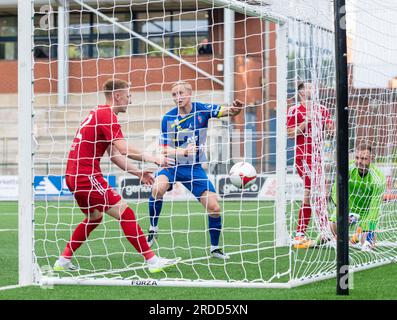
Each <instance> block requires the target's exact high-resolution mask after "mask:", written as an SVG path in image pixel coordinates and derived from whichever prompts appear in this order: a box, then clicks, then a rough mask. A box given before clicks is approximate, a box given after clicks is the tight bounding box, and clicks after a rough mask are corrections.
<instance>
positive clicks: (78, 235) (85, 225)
mask: <svg viewBox="0 0 397 320" xmlns="http://www.w3.org/2000/svg"><path fill="white" fill-rule="evenodd" d="M101 221H102V217H100V218H99V219H97V220H91V221H90V222H88V219H87V218H86V219H84V221H83V222H81V223H80V224H79V225H78V226H77V228H76V229H75V230H74V232H73V234H72V237H71V238H70V241H69V242H68V244H67V245H66V248H65V250H64V251H63V253H62V256H63V257H65V258H66V259H71V258H72V256H73V253H74V252H75V251H76V250H77V249H78V248H80V246H81V245H82V244H83V242H84V241H85V240H87V238H88V236H89V235H90V233H91V232H92V230H94V229H95V228H96V227H97V226H98V225H99V224H100V223H101Z"/></svg>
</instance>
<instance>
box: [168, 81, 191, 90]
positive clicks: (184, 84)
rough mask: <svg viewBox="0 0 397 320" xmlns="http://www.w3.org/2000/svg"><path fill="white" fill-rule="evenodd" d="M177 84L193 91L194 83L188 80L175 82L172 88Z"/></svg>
mask: <svg viewBox="0 0 397 320" xmlns="http://www.w3.org/2000/svg"><path fill="white" fill-rule="evenodd" d="M177 86H183V87H184V88H185V89H187V90H189V91H190V92H192V85H191V84H190V83H189V82H186V81H177V82H175V83H174V84H173V85H172V86H171V89H174V88H175V87H177Z"/></svg>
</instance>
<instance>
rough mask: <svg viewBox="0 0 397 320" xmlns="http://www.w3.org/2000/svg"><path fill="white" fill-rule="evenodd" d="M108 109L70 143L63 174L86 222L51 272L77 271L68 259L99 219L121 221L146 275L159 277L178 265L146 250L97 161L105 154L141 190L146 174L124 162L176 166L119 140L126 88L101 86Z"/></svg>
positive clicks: (113, 83)
mask: <svg viewBox="0 0 397 320" xmlns="http://www.w3.org/2000/svg"><path fill="white" fill-rule="evenodd" d="M103 89H104V92H105V98H106V104H105V105H101V106H97V107H95V108H94V109H92V110H91V112H90V114H89V115H88V117H87V118H86V119H85V120H84V121H83V122H82V124H81V125H80V128H79V129H78V131H77V133H76V136H75V138H74V140H73V143H72V146H71V150H70V153H69V159H68V162H67V168H66V184H67V186H68V188H69V189H70V191H71V192H72V193H73V195H74V197H75V199H76V201H77V203H78V205H79V207H80V208H81V211H83V213H84V214H85V215H86V219H85V220H84V221H83V222H81V223H80V224H79V225H78V226H77V228H76V229H75V231H74V232H73V235H72V237H71V239H70V241H69V242H68V244H67V245H66V248H65V250H64V251H63V253H62V254H61V256H60V257H59V259H58V260H57V261H56V262H55V265H54V270H56V271H64V270H76V269H77V268H76V267H75V266H74V265H73V264H72V262H71V259H72V257H73V254H74V252H75V251H76V250H77V249H78V248H79V247H80V246H81V245H82V244H83V243H84V241H85V240H86V239H87V238H88V236H89V234H90V233H91V232H92V231H93V230H94V229H95V228H96V227H97V226H98V225H99V224H100V223H101V221H102V216H103V213H104V212H105V213H107V214H108V215H110V216H112V217H113V218H115V219H117V220H119V221H120V226H121V228H122V229H123V231H124V234H125V236H126V237H127V240H128V241H129V242H130V243H131V244H132V245H133V246H134V247H135V249H136V250H137V251H138V252H139V253H141V254H142V255H143V257H144V259H145V263H146V264H147V266H148V269H149V271H150V272H159V271H161V270H163V269H164V268H166V267H168V266H171V265H174V264H176V263H177V262H178V260H179V259H178V258H177V259H164V258H159V257H157V256H156V255H155V254H154V253H153V251H152V250H151V249H150V247H149V245H148V243H147V241H146V238H145V236H144V234H143V232H142V230H141V227H140V226H139V224H138V223H137V222H136V219H135V215H134V212H133V211H132V209H131V208H129V207H128V205H127V204H126V202H125V201H124V200H123V199H122V198H121V196H120V195H119V194H118V193H117V192H116V191H115V190H113V189H112V188H111V187H110V186H109V185H108V183H107V181H106V180H105V179H104V178H103V175H102V172H101V168H100V161H101V158H102V156H103V155H104V153H105V151H107V152H108V153H109V155H110V159H111V161H112V162H113V163H114V164H116V165H117V166H118V167H119V168H121V169H122V170H125V171H127V172H128V173H131V174H133V175H136V176H138V177H139V178H140V179H141V182H142V183H144V184H153V181H154V178H153V176H152V175H151V173H150V172H148V171H141V170H139V169H138V168H137V167H136V166H135V165H133V164H131V163H128V161H127V158H130V159H134V160H138V161H147V162H152V163H155V164H157V165H159V166H167V165H170V164H173V162H174V160H172V159H169V158H166V157H164V156H162V155H159V156H154V155H151V154H148V153H145V152H142V151H141V150H138V149H137V148H135V147H132V146H130V145H128V143H127V142H126V140H125V139H124V137H123V133H122V131H121V127H120V124H119V123H118V120H117V115H118V114H119V113H120V112H126V110H127V107H128V105H129V104H130V103H131V102H130V99H131V95H130V89H129V86H128V83H127V82H125V81H122V80H117V79H116V80H108V81H106V82H105V84H104V87H103Z"/></svg>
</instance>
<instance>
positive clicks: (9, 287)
mask: <svg viewBox="0 0 397 320" xmlns="http://www.w3.org/2000/svg"><path fill="white" fill-rule="evenodd" d="M22 287H24V286H21V285H19V284H17V285H12V286H5V287H0V291H5V290H12V289H18V288H22Z"/></svg>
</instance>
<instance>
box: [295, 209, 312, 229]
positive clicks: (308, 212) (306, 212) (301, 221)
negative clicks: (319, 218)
mask: <svg viewBox="0 0 397 320" xmlns="http://www.w3.org/2000/svg"><path fill="white" fill-rule="evenodd" d="M311 216H312V208H311V207H310V205H307V204H302V206H301V208H300V209H299V218H298V227H297V228H296V232H297V233H305V232H306V229H307V227H308V225H309V223H310V218H311Z"/></svg>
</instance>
